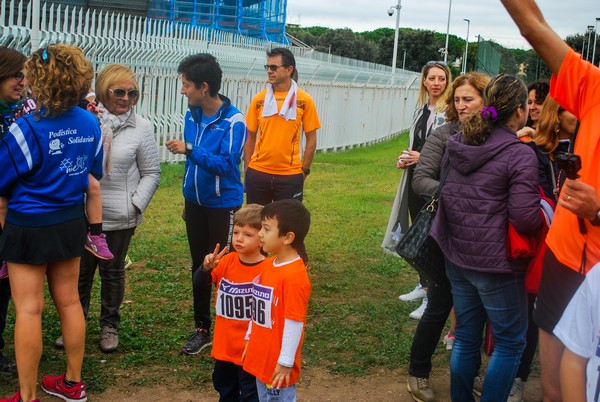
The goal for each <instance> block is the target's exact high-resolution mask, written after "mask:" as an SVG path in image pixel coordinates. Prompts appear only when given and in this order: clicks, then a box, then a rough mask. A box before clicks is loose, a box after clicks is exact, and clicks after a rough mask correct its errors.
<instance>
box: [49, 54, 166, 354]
mask: <svg viewBox="0 0 600 402" xmlns="http://www.w3.org/2000/svg"><path fill="white" fill-rule="evenodd" d="M96 96H97V99H98V100H99V103H98V106H99V107H100V108H102V109H105V111H104V112H103V113H100V114H99V115H98V118H99V120H100V123H101V125H102V130H103V133H104V135H105V140H104V148H105V153H106V155H105V158H104V159H105V162H104V167H105V168H104V170H105V172H104V177H103V178H102V180H101V181H100V193H101V194H102V221H103V229H104V232H105V234H106V241H107V244H108V247H109V248H110V250H111V251H112V252H113V254H114V259H112V260H104V259H100V258H98V257H97V256H96V255H94V254H93V253H91V252H86V253H85V254H84V255H83V256H82V258H81V272H80V276H79V297H80V300H81V305H82V306H83V312H84V314H85V316H86V317H87V314H88V311H89V308H90V294H91V291H92V284H93V282H94V275H95V273H96V268H98V270H99V273H100V278H101V291H100V299H101V303H100V304H101V307H100V328H101V332H100V350H101V351H102V352H104V353H111V352H114V351H115V350H117V347H118V345H119V333H118V330H119V325H120V322H121V311H120V309H121V303H122V302H123V296H124V292H125V256H126V255H127V250H128V249H129V243H130V240H131V238H132V236H133V234H134V232H135V229H136V228H137V226H138V225H139V224H140V223H141V222H142V219H143V213H144V211H145V210H146V208H147V207H148V205H149V204H150V200H151V199H152V197H153V196H154V193H155V192H156V189H157V188H158V184H159V179H160V158H159V155H158V148H157V146H156V142H155V140H154V130H153V127H152V124H151V123H150V122H149V121H148V120H146V119H144V118H143V117H142V116H140V115H138V114H137V113H135V111H133V107H134V106H135V105H136V104H137V102H138V100H139V99H140V90H139V86H138V83H137V81H136V80H135V77H134V75H133V71H132V70H131V69H130V68H129V67H127V66H124V65H122V64H110V65H108V66H106V67H104V68H103V69H102V70H101V71H100V73H99V74H98V77H97V78H96ZM56 343H57V346H60V339H58V340H57V342H56Z"/></svg>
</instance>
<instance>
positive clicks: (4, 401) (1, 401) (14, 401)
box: [0, 392, 40, 402]
mask: <svg viewBox="0 0 600 402" xmlns="http://www.w3.org/2000/svg"><path fill="white" fill-rule="evenodd" d="M20 400H21V393H20V392H17V393H16V394H14V395H13V396H12V397H10V398H6V399H0V402H19V401H20ZM32 402H40V400H39V399H34V400H33V401H32Z"/></svg>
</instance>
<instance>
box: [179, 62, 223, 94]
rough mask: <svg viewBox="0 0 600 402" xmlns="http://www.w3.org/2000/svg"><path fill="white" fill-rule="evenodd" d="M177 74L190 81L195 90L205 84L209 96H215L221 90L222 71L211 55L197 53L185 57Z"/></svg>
mask: <svg viewBox="0 0 600 402" xmlns="http://www.w3.org/2000/svg"><path fill="white" fill-rule="evenodd" d="M177 73H179V74H181V75H185V79H186V80H188V81H192V82H193V83H194V85H195V86H196V88H200V85H202V83H203V82H206V83H207V84H208V91H209V94H210V96H217V94H218V93H219V90H220V89H221V79H222V78H223V71H222V70H221V66H219V62H218V61H217V59H216V58H215V56H213V55H212V54H208V53H199V54H194V55H192V56H188V57H186V58H185V59H183V60H182V61H181V63H179V67H178V68H177Z"/></svg>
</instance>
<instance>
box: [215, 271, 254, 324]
mask: <svg viewBox="0 0 600 402" xmlns="http://www.w3.org/2000/svg"><path fill="white" fill-rule="evenodd" d="M252 304H253V298H252V283H251V282H248V283H231V282H229V281H228V280H227V279H221V282H220V283H219V290H218V291H217V306H216V307H217V308H216V310H217V315H218V316H220V317H225V318H228V319H230V320H250V319H252Z"/></svg>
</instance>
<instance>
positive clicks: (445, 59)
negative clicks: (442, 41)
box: [444, 0, 452, 63]
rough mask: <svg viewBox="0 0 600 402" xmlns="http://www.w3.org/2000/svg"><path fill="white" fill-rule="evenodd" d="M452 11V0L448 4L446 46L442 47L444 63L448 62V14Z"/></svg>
mask: <svg viewBox="0 0 600 402" xmlns="http://www.w3.org/2000/svg"><path fill="white" fill-rule="evenodd" d="M451 13H452V0H450V4H449V5H448V25H446V47H445V48H444V63H448V39H450V14H451Z"/></svg>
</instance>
